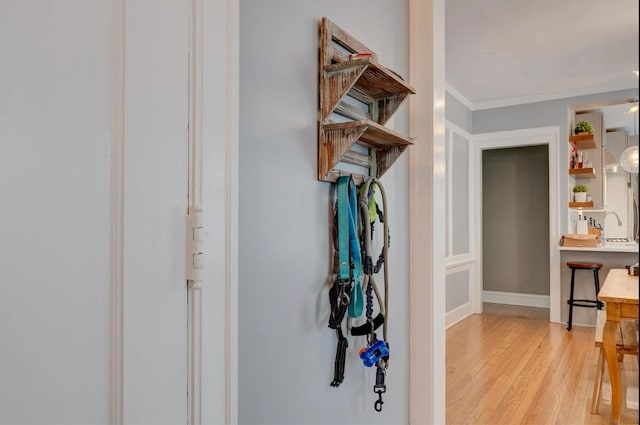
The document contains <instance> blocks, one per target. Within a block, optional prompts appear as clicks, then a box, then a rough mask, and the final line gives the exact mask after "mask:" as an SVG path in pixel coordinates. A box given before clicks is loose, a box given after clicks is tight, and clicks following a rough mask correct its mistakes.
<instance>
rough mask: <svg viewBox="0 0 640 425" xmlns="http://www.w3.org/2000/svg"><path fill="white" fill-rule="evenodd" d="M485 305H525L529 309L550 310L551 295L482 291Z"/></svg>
mask: <svg viewBox="0 0 640 425" xmlns="http://www.w3.org/2000/svg"><path fill="white" fill-rule="evenodd" d="M482 301H483V302H485V303H495V304H511V305H523V306H527V307H543V308H549V306H550V305H551V303H550V301H549V295H535V294H518V293H515V292H498V291H482Z"/></svg>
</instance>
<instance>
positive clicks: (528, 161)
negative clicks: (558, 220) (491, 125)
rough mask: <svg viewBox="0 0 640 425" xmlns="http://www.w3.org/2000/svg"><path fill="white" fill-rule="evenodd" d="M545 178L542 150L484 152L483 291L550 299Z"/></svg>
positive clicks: (545, 150)
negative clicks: (513, 293)
mask: <svg viewBox="0 0 640 425" xmlns="http://www.w3.org/2000/svg"><path fill="white" fill-rule="evenodd" d="M548 176H549V157H548V147H547V146H546V145H545V146H526V147H519V148H508V149H494V150H485V151H483V153H482V198H483V199H482V222H483V228H482V243H483V275H484V276H483V280H484V289H485V290H488V291H501V292H515V293H522V294H537V295H549V189H548V188H549V177H548Z"/></svg>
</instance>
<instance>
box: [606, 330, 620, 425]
mask: <svg viewBox="0 0 640 425" xmlns="http://www.w3.org/2000/svg"><path fill="white" fill-rule="evenodd" d="M619 326H620V322H614V321H610V320H607V322H606V323H605V325H604V332H603V334H602V348H603V349H604V356H605V358H606V359H607V366H608V368H609V380H610V381H611V423H613V424H617V423H618V422H619V421H620V410H621V409H620V408H621V405H622V385H621V382H620V369H619V367H618V355H617V353H616V333H617V332H618V328H619Z"/></svg>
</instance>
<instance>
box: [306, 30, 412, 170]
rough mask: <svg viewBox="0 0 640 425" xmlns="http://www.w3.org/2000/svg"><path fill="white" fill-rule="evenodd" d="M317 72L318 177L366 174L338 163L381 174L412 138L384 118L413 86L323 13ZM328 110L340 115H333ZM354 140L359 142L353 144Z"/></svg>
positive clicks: (392, 111) (386, 117)
mask: <svg viewBox="0 0 640 425" xmlns="http://www.w3.org/2000/svg"><path fill="white" fill-rule="evenodd" d="M319 74H320V76H319V80H320V81H319V86H320V108H319V114H318V115H319V116H318V179H319V180H322V181H329V182H335V181H336V180H337V179H338V177H340V176H341V175H352V176H353V177H354V178H356V180H358V181H361V180H362V179H363V178H364V177H365V175H364V174H362V175H357V174H355V173H351V172H345V171H341V170H339V169H336V166H337V165H338V164H339V163H344V164H351V165H357V166H360V167H365V168H367V169H368V170H369V173H368V175H369V176H372V177H380V176H382V174H384V172H385V171H387V170H388V169H389V167H390V166H391V165H392V164H393V162H394V161H395V160H396V159H398V157H399V156H400V154H402V152H404V150H405V149H406V148H407V146H409V145H411V144H412V143H411V139H410V138H409V137H406V136H403V135H401V134H398V133H396V132H395V131H393V130H390V129H388V128H386V127H384V124H385V123H386V122H387V121H388V120H389V118H390V117H391V116H392V115H393V113H394V112H395V111H396V110H397V109H398V106H400V104H401V103H402V102H403V101H404V100H405V99H406V97H407V96H408V95H410V94H413V93H415V90H414V89H413V88H412V87H411V86H409V85H408V84H407V83H406V82H405V81H404V80H403V79H402V78H401V77H400V76H398V75H397V74H396V73H394V72H393V71H391V70H389V69H387V68H385V67H384V66H382V65H380V64H379V63H378V58H377V55H376V54H375V53H374V52H372V51H371V50H370V49H369V48H367V47H366V46H365V45H363V44H362V43H360V42H359V41H358V40H356V39H355V38H353V37H352V36H351V35H349V34H348V33H347V32H345V31H344V30H342V29H341V28H340V27H338V26H337V25H335V24H334V23H333V22H331V21H330V20H329V19H327V18H322V21H321V23H320V69H319ZM348 100H350V101H348ZM332 114H336V115H337V116H339V117H340V119H339V120H338V121H336V119H335V118H336V117H335V116H333V115H332ZM356 144H357V145H360V146H362V147H363V148H362V149H355V150H354V149H353V147H354V145H356ZM365 151H366V153H363V152H365Z"/></svg>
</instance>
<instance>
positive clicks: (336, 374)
mask: <svg viewBox="0 0 640 425" xmlns="http://www.w3.org/2000/svg"><path fill="white" fill-rule="evenodd" d="M336 334H337V336H338V347H337V349H336V360H335V363H334V366H333V381H331V386H332V387H339V386H340V384H342V381H344V362H345V358H346V353H347V347H348V346H349V341H347V338H345V337H344V335H343V334H342V329H341V328H340V327H338V328H337V329H336Z"/></svg>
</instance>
